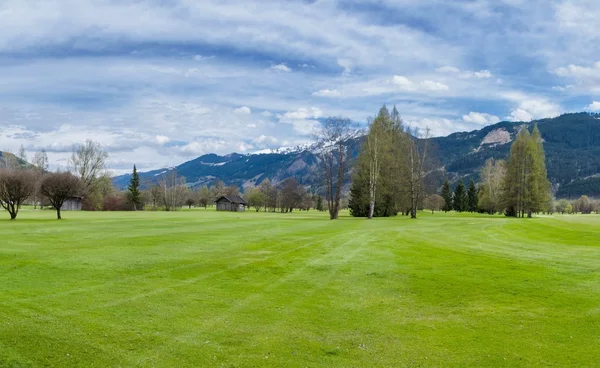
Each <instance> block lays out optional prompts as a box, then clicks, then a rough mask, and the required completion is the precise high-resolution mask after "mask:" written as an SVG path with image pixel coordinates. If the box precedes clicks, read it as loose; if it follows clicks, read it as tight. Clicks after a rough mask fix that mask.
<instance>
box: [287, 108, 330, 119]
mask: <svg viewBox="0 0 600 368" xmlns="http://www.w3.org/2000/svg"><path fill="white" fill-rule="evenodd" d="M321 116H323V111H321V109H319V108H318V107H311V108H309V109H307V108H304V107H301V108H299V109H297V110H296V111H288V112H286V113H284V114H283V115H282V116H281V119H280V120H281V121H284V122H289V121H293V120H299V119H316V118H320V117H321Z"/></svg>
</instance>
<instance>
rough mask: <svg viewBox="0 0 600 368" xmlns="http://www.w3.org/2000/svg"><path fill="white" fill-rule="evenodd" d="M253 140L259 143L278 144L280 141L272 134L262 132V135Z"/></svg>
mask: <svg viewBox="0 0 600 368" xmlns="http://www.w3.org/2000/svg"><path fill="white" fill-rule="evenodd" d="M253 142H255V143H258V144H277V143H279V139H277V138H275V137H273V136H270V135H264V134H261V135H260V136H258V137H256V138H254V140H253Z"/></svg>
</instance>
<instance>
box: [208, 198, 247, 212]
mask: <svg viewBox="0 0 600 368" xmlns="http://www.w3.org/2000/svg"><path fill="white" fill-rule="evenodd" d="M216 203H217V211H231V212H244V211H246V206H248V203H246V201H244V199H243V198H242V197H240V196H237V195H231V196H222V197H220V198H219V199H217V201H216Z"/></svg>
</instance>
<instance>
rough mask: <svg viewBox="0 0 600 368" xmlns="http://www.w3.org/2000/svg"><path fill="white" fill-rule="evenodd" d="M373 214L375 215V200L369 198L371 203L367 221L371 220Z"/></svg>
mask: <svg viewBox="0 0 600 368" xmlns="http://www.w3.org/2000/svg"><path fill="white" fill-rule="evenodd" d="M374 214H375V198H371V201H370V202H369V219H372V218H373V215H374Z"/></svg>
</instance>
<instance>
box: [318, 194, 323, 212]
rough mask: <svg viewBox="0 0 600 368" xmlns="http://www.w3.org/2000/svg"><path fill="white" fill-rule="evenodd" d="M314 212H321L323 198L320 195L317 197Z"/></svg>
mask: <svg viewBox="0 0 600 368" xmlns="http://www.w3.org/2000/svg"><path fill="white" fill-rule="evenodd" d="M316 210H317V211H323V210H324V208H323V197H321V196H320V195H319V196H317V206H316Z"/></svg>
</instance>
